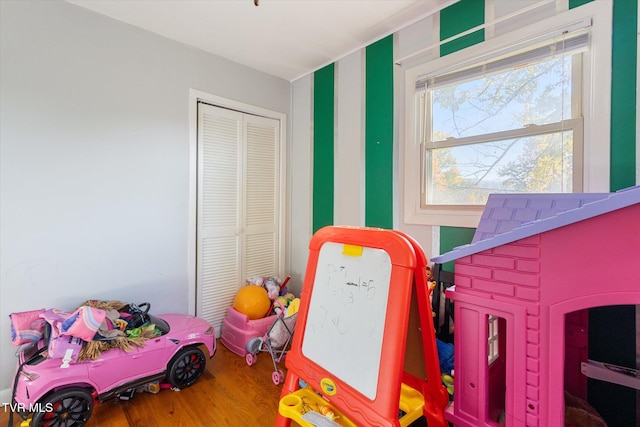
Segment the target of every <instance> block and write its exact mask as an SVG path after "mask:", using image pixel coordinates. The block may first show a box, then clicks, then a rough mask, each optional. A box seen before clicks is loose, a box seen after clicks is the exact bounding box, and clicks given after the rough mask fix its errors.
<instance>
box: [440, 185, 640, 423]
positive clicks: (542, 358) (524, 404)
mask: <svg viewBox="0 0 640 427" xmlns="http://www.w3.org/2000/svg"><path fill="white" fill-rule="evenodd" d="M454 260H455V286H454V287H453V288H450V289H449V290H447V296H448V298H450V299H451V300H452V301H453V302H454V322H455V333H454V347H455V350H454V355H455V379H454V388H455V393H454V400H453V403H452V404H451V405H450V406H449V408H448V410H447V414H446V416H447V419H448V420H449V421H450V422H452V423H453V424H454V425H455V426H465V427H478V426H498V425H506V426H512V427H515V426H518V427H520V426H531V427H554V426H557V427H561V426H562V427H563V426H565V400H566V399H569V397H566V396H572V397H571V398H572V399H573V397H576V398H577V400H578V401H581V400H584V401H586V400H587V398H588V396H587V388H586V382H587V377H591V378H596V379H598V380H603V381H608V382H612V383H617V384H621V385H623V386H627V387H632V388H635V389H636V390H638V389H640V377H639V376H638V372H637V371H635V370H633V369H626V368H621V367H617V366H613V365H608V364H606V363H600V361H594V360H588V359H587V349H588V342H587V341H588V340H587V327H588V325H587V319H588V317H587V315H586V313H587V309H589V308H593V307H600V306H616V305H624V304H627V305H638V304H640V263H639V260H640V186H639V187H633V188H630V189H627V190H622V191H619V192H617V193H605V194H544V195H543V194H535V195H531V194H526V195H525V194H518V195H512V194H494V195H491V196H490V197H489V200H488V202H487V205H486V207H485V210H484V212H483V215H482V219H481V221H480V224H479V225H478V228H477V230H476V233H475V235H474V239H473V241H472V243H470V244H468V245H465V246H460V247H458V248H455V249H454V250H453V251H451V252H448V253H446V254H444V255H441V256H439V257H436V258H434V259H432V260H431V261H432V262H434V263H445V262H449V261H454ZM605 268H606V276H607V277H606V283H603V279H602V277H601V276H600V275H599V274H596V273H595V272H594V270H601V269H605ZM565 392H568V393H569V395H566V394H565ZM567 407H568V404H567ZM567 424H573V423H569V422H568V423H567Z"/></svg>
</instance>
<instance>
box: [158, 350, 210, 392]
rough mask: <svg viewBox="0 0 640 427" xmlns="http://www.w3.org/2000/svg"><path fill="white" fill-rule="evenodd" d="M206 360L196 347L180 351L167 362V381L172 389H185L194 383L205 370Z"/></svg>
mask: <svg viewBox="0 0 640 427" xmlns="http://www.w3.org/2000/svg"><path fill="white" fill-rule="evenodd" d="M206 365H207V360H206V358H205V356H204V353H203V352H202V350H200V349H199V348H196V347H192V348H184V349H182V350H180V351H179V352H178V353H177V354H176V355H175V356H173V358H172V359H171V361H170V362H169V365H168V367H167V381H169V384H171V386H172V387H176V388H185V387H189V386H190V385H191V384H193V383H195V382H196V381H197V380H198V379H199V378H200V377H201V376H202V373H203V372H204V370H205V367H206Z"/></svg>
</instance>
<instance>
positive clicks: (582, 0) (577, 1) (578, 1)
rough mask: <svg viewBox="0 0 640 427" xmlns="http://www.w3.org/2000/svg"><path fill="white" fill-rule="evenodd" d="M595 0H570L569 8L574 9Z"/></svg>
mask: <svg viewBox="0 0 640 427" xmlns="http://www.w3.org/2000/svg"><path fill="white" fill-rule="evenodd" d="M592 1H593V0H569V9H573V8H575V7H578V6H582V5H583V4H587V3H591V2H592Z"/></svg>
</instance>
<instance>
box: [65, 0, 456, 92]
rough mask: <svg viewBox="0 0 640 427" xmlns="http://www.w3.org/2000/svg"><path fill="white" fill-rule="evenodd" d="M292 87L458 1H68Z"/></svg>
mask: <svg viewBox="0 0 640 427" xmlns="http://www.w3.org/2000/svg"><path fill="white" fill-rule="evenodd" d="M67 1H69V2H70V3H73V4H76V5H78V6H81V7H84V8H87V9H91V10H93V11H95V12H98V13H101V14H103V15H107V16H110V17H111V18H114V19H117V20H120V21H123V22H127V23H129V24H132V25H135V26H136V27H140V28H143V29H145V30H148V31H151V32H154V33H156V34H160V35H162V36H165V37H167V38H170V39H174V40H177V41H179V42H182V43H185V44H187V45H191V46H194V47H197V48H199V49H202V50H205V51H207V52H211V53H214V54H216V55H219V56H222V57H224V58H227V59H230V60H232V61H235V62H238V63H241V64H244V65H247V66H249V67H252V68H255V69H258V70H261V71H264V72H266V73H269V74H273V75H275V76H278V77H282V78H284V79H287V80H290V81H293V80H295V79H297V78H298V77H302V76H304V75H306V74H308V73H310V72H313V71H315V70H317V69H319V68H321V67H322V66H324V65H327V64H329V63H331V62H334V61H336V60H337V59H340V58H342V57H343V56H345V55H347V54H349V53H351V52H354V51H355V50H357V49H359V48H362V47H364V46H366V45H368V44H370V43H372V42H374V41H377V40H379V39H381V38H383V37H385V36H387V35H389V34H391V33H393V32H395V31H397V30H399V29H400V28H403V27H405V26H407V25H409V24H411V23H413V22H416V21H418V20H419V19H422V18H424V17H425V16H428V15H430V14H433V13H434V12H436V11H438V10H440V9H441V8H443V7H446V6H448V5H450V4H452V3H455V2H456V1H458V0H259V5H258V6H255V5H254V0H67Z"/></svg>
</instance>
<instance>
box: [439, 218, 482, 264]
mask: <svg viewBox="0 0 640 427" xmlns="http://www.w3.org/2000/svg"><path fill="white" fill-rule="evenodd" d="M475 232H476V229H475V228H463V227H440V253H441V254H444V253H447V252H449V251H450V250H452V249H453V248H455V247H457V246H462V245H466V244H468V243H471V240H473V235H474V234H475ZM453 264H454V261H450V262H447V263H445V264H443V266H442V269H443V270H447V271H453Z"/></svg>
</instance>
